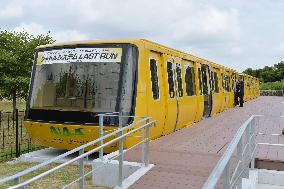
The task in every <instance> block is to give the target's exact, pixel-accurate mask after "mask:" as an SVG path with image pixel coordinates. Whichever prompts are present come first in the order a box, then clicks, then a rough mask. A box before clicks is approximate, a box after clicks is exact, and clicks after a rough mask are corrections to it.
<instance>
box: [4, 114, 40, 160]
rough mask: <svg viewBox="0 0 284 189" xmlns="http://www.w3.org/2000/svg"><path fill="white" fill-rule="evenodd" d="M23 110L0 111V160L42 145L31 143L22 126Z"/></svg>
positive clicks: (17, 155) (16, 155)
mask: <svg viewBox="0 0 284 189" xmlns="http://www.w3.org/2000/svg"><path fill="white" fill-rule="evenodd" d="M23 119H24V111H18V110H16V111H15V113H14V115H13V112H1V111H0V162H1V161H6V160H9V159H12V158H14V157H19V156H20V155H21V154H23V153H27V152H30V151H34V150H37V149H40V148H42V147H40V146H37V145H35V144H33V143H32V140H31V139H30V137H29V136H28V134H27V132H26V129H25V128H24V127H23Z"/></svg>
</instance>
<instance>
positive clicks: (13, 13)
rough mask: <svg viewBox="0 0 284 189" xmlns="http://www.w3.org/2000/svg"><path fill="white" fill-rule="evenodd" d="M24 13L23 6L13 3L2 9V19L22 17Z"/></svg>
mask: <svg viewBox="0 0 284 189" xmlns="http://www.w3.org/2000/svg"><path fill="white" fill-rule="evenodd" d="M1 4H2V3H1ZM22 15H23V9H22V7H21V6H19V5H17V4H13V3H11V4H8V5H6V6H4V7H2V8H1V9H0V20H4V19H9V18H14V17H20V16H22Z"/></svg>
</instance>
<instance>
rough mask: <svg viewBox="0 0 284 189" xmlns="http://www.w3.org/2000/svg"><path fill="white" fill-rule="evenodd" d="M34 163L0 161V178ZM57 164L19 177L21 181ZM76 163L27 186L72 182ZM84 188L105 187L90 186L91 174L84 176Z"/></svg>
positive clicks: (87, 168) (86, 167)
mask: <svg viewBox="0 0 284 189" xmlns="http://www.w3.org/2000/svg"><path fill="white" fill-rule="evenodd" d="M35 165H36V163H27V162H16V163H0V170H1V171H0V178H4V177H7V176H10V175H13V174H16V173H18V172H19V171H22V170H25V169H27V168H30V167H32V166H35ZM56 165H58V164H52V165H48V166H46V167H44V168H42V169H39V170H37V171H35V172H32V173H30V174H28V175H27V176H24V177H23V178H21V182H23V181H25V180H27V179H28V178H31V177H32V176H35V175H38V174H40V173H43V172H44V171H47V170H49V169H51V168H53V167H55V166H56ZM78 170H79V169H78V166H77V165H69V166H66V167H64V168H62V169H60V170H58V171H56V172H54V173H52V174H51V175H48V176H46V177H44V178H43V179H40V180H38V181H35V182H34V183H33V184H31V185H30V186H29V187H27V188H32V189H33V188H45V189H49V188H61V187H62V186H64V185H66V184H68V183H70V182H72V181H73V180H75V179H77V178H78V177H79V171H78ZM84 171H85V173H87V172H89V171H91V165H86V166H85V170H84ZM11 184H12V183H6V184H3V185H0V189H2V188H7V187H9V186H11ZM84 184H85V188H86V189H88V188H96V189H106V188H105V187H93V186H92V180H91V176H88V177H86V178H85V183H84ZM69 188H79V185H78V184H77V183H76V184H74V185H73V186H72V187H69Z"/></svg>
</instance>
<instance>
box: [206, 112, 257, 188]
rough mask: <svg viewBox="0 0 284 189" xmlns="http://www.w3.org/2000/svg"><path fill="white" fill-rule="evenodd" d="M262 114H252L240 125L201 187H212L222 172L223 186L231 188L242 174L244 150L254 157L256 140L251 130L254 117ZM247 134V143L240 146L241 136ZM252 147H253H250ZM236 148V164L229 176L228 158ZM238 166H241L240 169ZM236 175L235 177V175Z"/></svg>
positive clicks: (250, 157)
mask: <svg viewBox="0 0 284 189" xmlns="http://www.w3.org/2000/svg"><path fill="white" fill-rule="evenodd" d="M260 116H262V115H253V116H251V117H250V118H249V119H248V120H247V121H246V122H245V123H243V124H242V126H241V127H240V128H239V129H238V131H237V133H236V134H235V136H234V137H233V139H232V141H231V142H230V143H229V145H228V147H227V149H226V151H225V152H224V154H223V155H222V157H221V158H220V160H219V161H218V163H217V165H216V166H215V167H214V169H213V171H212V172H211V174H210V176H209V177H208V179H207V180H206V182H205V183H204V185H203V187H202V188H203V189H212V188H214V187H215V186H216V184H217V182H218V180H219V179H220V178H221V176H222V174H224V188H231V187H232V186H233V185H234V184H236V182H237V180H238V178H239V177H240V176H241V175H242V172H243V171H244V165H243V164H244V161H243V159H242V158H243V155H244V153H245V152H246V150H247V149H248V150H249V155H250V156H249V159H251V160H253V159H254V154H255V149H256V146H257V145H256V141H255V133H254V131H253V127H254V124H255V119H256V118H257V117H260ZM245 133H246V135H247V143H246V144H245V148H243V147H242V138H243V137H244V134H245ZM251 147H253V148H251ZM236 149H237V158H238V162H237V166H236V169H235V171H234V173H233V174H232V178H231V177H230V166H229V165H230V159H231V157H232V156H233V154H234V151H235V150H236ZM242 166H243V167H242ZM251 166H254V162H253V161H251ZM239 168H243V169H242V170H241V171H240V170H239ZM236 176H237V177H236Z"/></svg>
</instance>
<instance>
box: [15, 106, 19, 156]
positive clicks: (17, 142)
mask: <svg viewBox="0 0 284 189" xmlns="http://www.w3.org/2000/svg"><path fill="white" fill-rule="evenodd" d="M15 116H16V157H17V158H18V157H20V147H19V119H18V118H19V111H18V109H16V110H15Z"/></svg>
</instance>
